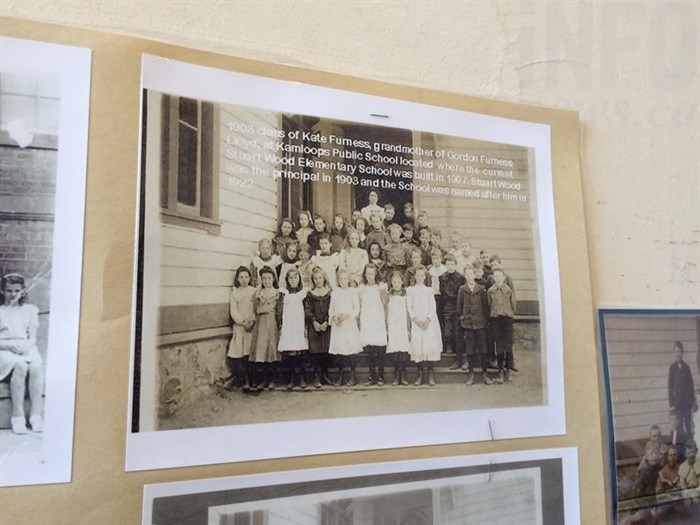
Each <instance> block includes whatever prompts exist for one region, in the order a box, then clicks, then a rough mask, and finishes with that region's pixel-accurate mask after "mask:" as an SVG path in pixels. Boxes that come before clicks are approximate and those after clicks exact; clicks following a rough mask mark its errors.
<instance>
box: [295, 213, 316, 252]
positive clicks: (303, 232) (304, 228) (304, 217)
mask: <svg viewBox="0 0 700 525" xmlns="http://www.w3.org/2000/svg"><path fill="white" fill-rule="evenodd" d="M312 220H313V219H312V218H311V212H310V211H309V210H301V211H300V212H299V229H298V230H297V240H298V241H299V244H306V243H307V242H308V238H309V234H310V233H311V232H312V231H314V230H313V228H312V227H311V221H312Z"/></svg>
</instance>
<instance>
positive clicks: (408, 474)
mask: <svg viewBox="0 0 700 525" xmlns="http://www.w3.org/2000/svg"><path fill="white" fill-rule="evenodd" d="M578 492H579V489H578V465H577V454H576V449H574V448H563V449H550V450H530V451H525V452H508V453H502V454H494V455H491V456H459V457H451V458H438V459H429V460H420V461H401V462H393V463H376V464H366V465H356V466H351V467H336V468H328V469H312V470H303V471H291V472H279V473H270V474H259V475H252V476H238V477H228V478H214V479H203V480H197V481H183V482H176V483H163V484H157V485H145V486H144V495H143V499H144V501H143V521H142V523H143V525H165V524H169V523H181V524H187V525H225V524H230V523H235V524H242V525H243V524H245V525H258V524H267V525H292V524H295V525H335V524H344V525H356V524H357V525H364V524H367V523H384V524H397V525H450V524H455V525H456V524H459V525H468V524H481V523H508V524H509V525H510V524H512V525H515V524H523V525H525V524H527V525H563V524H566V525H575V524H577V523H580V509H579V493H578Z"/></svg>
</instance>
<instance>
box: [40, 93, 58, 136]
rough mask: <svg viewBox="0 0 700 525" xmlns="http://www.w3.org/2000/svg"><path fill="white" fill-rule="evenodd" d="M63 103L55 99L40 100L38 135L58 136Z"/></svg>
mask: <svg viewBox="0 0 700 525" xmlns="http://www.w3.org/2000/svg"><path fill="white" fill-rule="evenodd" d="M60 105H61V102H60V101H59V100H57V99H54V98H39V100H38V108H37V109H38V111H37V116H36V131H37V133H46V134H48V135H58V120H59V119H58V117H59V113H60Z"/></svg>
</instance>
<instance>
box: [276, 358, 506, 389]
mask: <svg viewBox="0 0 700 525" xmlns="http://www.w3.org/2000/svg"><path fill="white" fill-rule="evenodd" d="M475 372H476V373H475V379H476V382H478V383H481V382H482V379H481V369H479V368H477V369H476V370H475ZM288 374H289V373H288V370H287V368H286V367H280V368H279V369H278V372H277V374H276V379H275V382H276V383H277V384H278V385H282V386H285V385H286V383H287V381H288V378H289V375H288ZM355 375H356V382H357V386H356V388H359V387H361V386H363V385H364V384H365V382H367V380H368V379H369V369H368V368H367V367H364V366H363V367H357V368H356V369H355ZM424 375H425V377H424V379H425V381H427V373H425V374H424ZM487 375H488V376H489V377H490V378H491V379H495V378H496V377H497V375H498V369H497V368H488V369H487ZM349 376H350V372H349V370H347V369H346V370H345V371H344V373H343V377H344V379H345V381H347V379H348V378H349ZM406 376H407V377H406V380H407V381H408V382H409V384H410V385H411V386H412V385H413V383H414V382H415V380H416V378H417V377H418V370H417V368H416V365H415V364H414V363H410V364H409V365H408V366H407V367H406ZM433 377H434V379H435V382H436V383H437V384H461V383H464V382H465V381H466V380H467V377H468V372H467V371H464V370H461V369H459V370H450V369H449V367H435V368H433ZM305 378H306V381H307V382H308V383H309V384H310V383H311V382H312V381H313V373H312V371H311V370H310V369H307V370H306V373H305ZM328 378H329V379H330V380H331V382H335V381H336V380H337V379H338V369H337V368H334V367H331V368H330V369H329V371H328ZM393 380H394V367H393V366H385V367H384V384H385V385H391V383H392V381H393ZM309 386H310V385H309ZM329 386H330V385H329ZM368 388H377V387H376V386H375V385H372V386H368ZM311 390H314V389H313V388H311Z"/></svg>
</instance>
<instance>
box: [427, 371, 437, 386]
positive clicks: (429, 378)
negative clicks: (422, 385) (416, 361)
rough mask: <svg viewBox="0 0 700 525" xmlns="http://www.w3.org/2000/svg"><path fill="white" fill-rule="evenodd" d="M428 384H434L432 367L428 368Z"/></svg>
mask: <svg viewBox="0 0 700 525" xmlns="http://www.w3.org/2000/svg"><path fill="white" fill-rule="evenodd" d="M428 384H429V385H430V386H435V375H434V374H433V369H432V368H428Z"/></svg>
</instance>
